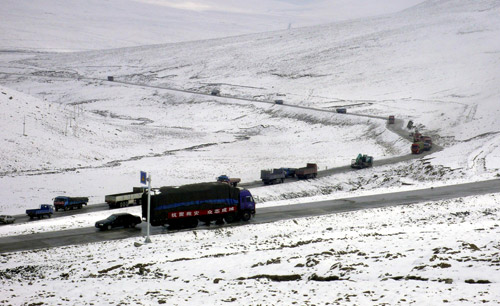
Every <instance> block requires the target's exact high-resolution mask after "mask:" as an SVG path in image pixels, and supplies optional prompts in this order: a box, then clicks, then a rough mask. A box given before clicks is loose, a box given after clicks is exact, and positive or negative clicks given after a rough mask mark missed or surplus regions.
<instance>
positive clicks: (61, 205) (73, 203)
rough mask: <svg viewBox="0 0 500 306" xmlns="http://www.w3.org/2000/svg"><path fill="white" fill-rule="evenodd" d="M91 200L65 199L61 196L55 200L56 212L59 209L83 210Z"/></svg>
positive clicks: (83, 198)
mask: <svg viewBox="0 0 500 306" xmlns="http://www.w3.org/2000/svg"><path fill="white" fill-rule="evenodd" d="M88 202H89V198H87V197H65V196H59V197H56V198H55V199H54V207H55V208H56V211H59V209H64V210H70V209H76V208H78V209H81V208H82V206H83V205H87V203H88Z"/></svg>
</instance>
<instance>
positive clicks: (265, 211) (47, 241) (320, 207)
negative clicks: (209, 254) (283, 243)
mask: <svg viewBox="0 0 500 306" xmlns="http://www.w3.org/2000/svg"><path fill="white" fill-rule="evenodd" d="M499 190H500V180H499V179H495V180H488V181H481V182H476V183H467V184H458V185H452V186H444V187H436V188H428V189H421V190H412V191H404V192H396V193H386V194H378V195H370V196H362V197H353V198H345V199H338V200H329V201H320V202H311V203H302V204H295V205H287V206H276V207H268V208H260V209H259V208H258V209H257V214H256V216H255V218H254V219H251V220H250V221H249V222H248V223H249V224H259V223H268V222H275V221H279V220H286V219H293V218H303V217H310V216H320V215H327V214H335V213H342V212H348V211H356V210H362V209H370V208H380V207H389V206H397V205H408V204H414V203H422V202H426V201H437V200H444V199H451V198H458V197H464V196H470V195H481V194H487V193H496V192H498V191H499ZM245 224H247V223H242V222H240V223H236V224H233V225H231V226H241V225H245ZM223 226H229V225H223ZM215 228H219V226H214V225H212V226H210V227H206V226H199V227H198V229H205V230H210V229H215ZM144 232H145V224H144V223H143V224H141V225H140V226H137V228H135V229H130V228H127V229H114V230H111V231H99V230H97V229H96V228H94V227H88V228H82V229H74V230H65V231H58V232H47V233H41V234H31V235H22V236H10V237H4V238H0V253H6V252H16V251H23V250H33V249H41V248H50V247H59V246H66V245H77V244H84V243H91V242H99V241H107V240H115V239H124V238H130V237H141V236H144ZM169 232H170V231H168V230H166V229H165V228H163V227H161V226H160V227H152V230H151V235H153V236H154V235H159V234H169ZM153 240H154V237H153Z"/></svg>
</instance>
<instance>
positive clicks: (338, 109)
mask: <svg viewBox="0 0 500 306" xmlns="http://www.w3.org/2000/svg"><path fill="white" fill-rule="evenodd" d="M336 111H337V113H339V114H345V113H347V109H346V108H345V107H342V108H337V109H336Z"/></svg>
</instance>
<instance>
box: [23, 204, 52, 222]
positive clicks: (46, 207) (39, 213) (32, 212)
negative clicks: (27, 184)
mask: <svg viewBox="0 0 500 306" xmlns="http://www.w3.org/2000/svg"><path fill="white" fill-rule="evenodd" d="M53 213H54V206H52V205H50V204H42V205H40V208H35V209H27V210H26V214H27V215H28V216H29V217H30V219H34V218H35V217H36V218H38V219H41V218H43V217H45V216H47V217H49V218H50V217H51V216H52V214H53Z"/></svg>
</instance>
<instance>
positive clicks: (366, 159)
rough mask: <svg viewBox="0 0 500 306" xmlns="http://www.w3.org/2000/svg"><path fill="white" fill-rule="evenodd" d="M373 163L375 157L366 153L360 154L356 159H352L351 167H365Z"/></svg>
mask: <svg viewBox="0 0 500 306" xmlns="http://www.w3.org/2000/svg"><path fill="white" fill-rule="evenodd" d="M372 165H373V157H372V156H369V155H366V154H364V155H363V154H361V153H360V154H358V157H356V159H353V160H351V168H354V169H363V168H368V167H371V166H372Z"/></svg>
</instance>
